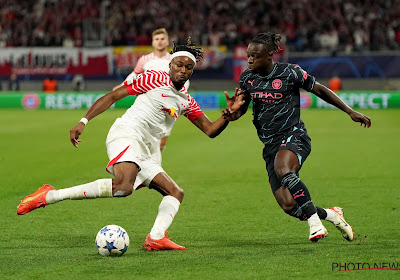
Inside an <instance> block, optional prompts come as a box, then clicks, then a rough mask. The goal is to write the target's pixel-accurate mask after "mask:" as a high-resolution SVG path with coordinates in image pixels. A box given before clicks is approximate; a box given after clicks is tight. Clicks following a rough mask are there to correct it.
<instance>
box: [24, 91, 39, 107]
mask: <svg viewBox="0 0 400 280" xmlns="http://www.w3.org/2000/svg"><path fill="white" fill-rule="evenodd" d="M22 106H23V107H24V108H25V109H29V110H34V109H37V108H38V107H39V106H40V97H39V95H37V94H36V93H28V94H25V95H24V97H22Z"/></svg>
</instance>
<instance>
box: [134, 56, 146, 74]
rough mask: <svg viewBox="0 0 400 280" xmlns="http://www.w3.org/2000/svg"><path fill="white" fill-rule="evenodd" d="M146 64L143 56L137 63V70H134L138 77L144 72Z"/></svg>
mask: <svg viewBox="0 0 400 280" xmlns="http://www.w3.org/2000/svg"><path fill="white" fill-rule="evenodd" d="M144 63H145V61H144V56H141V57H140V58H139V60H138V62H137V63H136V66H135V69H133V72H134V73H135V74H136V75H138V74H140V73H143V72H144V68H143V67H144Z"/></svg>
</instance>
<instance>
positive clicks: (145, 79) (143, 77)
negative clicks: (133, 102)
mask: <svg viewBox="0 0 400 280" xmlns="http://www.w3.org/2000/svg"><path fill="white" fill-rule="evenodd" d="M124 85H125V87H126V89H127V90H128V93H129V95H138V94H141V93H145V92H148V91H150V90H152V89H155V88H157V87H161V86H163V85H164V81H163V74H162V73H160V72H158V71H146V72H144V73H143V74H140V75H138V76H137V78H136V79H133V80H132V81H131V83H128V81H125V82H124Z"/></svg>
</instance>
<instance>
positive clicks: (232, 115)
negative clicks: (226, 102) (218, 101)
mask: <svg viewBox="0 0 400 280" xmlns="http://www.w3.org/2000/svg"><path fill="white" fill-rule="evenodd" d="M221 115H222V118H223V119H225V120H228V121H230V122H232V121H236V120H237V119H238V118H240V116H241V112H240V111H236V112H234V113H231V112H229V111H228V109H226V108H225V109H224V110H222V111H221Z"/></svg>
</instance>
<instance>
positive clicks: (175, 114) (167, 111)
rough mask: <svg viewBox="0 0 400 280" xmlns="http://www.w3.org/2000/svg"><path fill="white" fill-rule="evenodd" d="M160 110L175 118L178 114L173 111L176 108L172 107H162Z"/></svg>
mask: <svg viewBox="0 0 400 280" xmlns="http://www.w3.org/2000/svg"><path fill="white" fill-rule="evenodd" d="M161 111H163V112H165V113H167V115H168V116H169V117H171V118H174V119H175V120H176V119H177V118H178V114H177V113H175V112H176V110H175V108H174V107H172V108H162V109H161Z"/></svg>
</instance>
